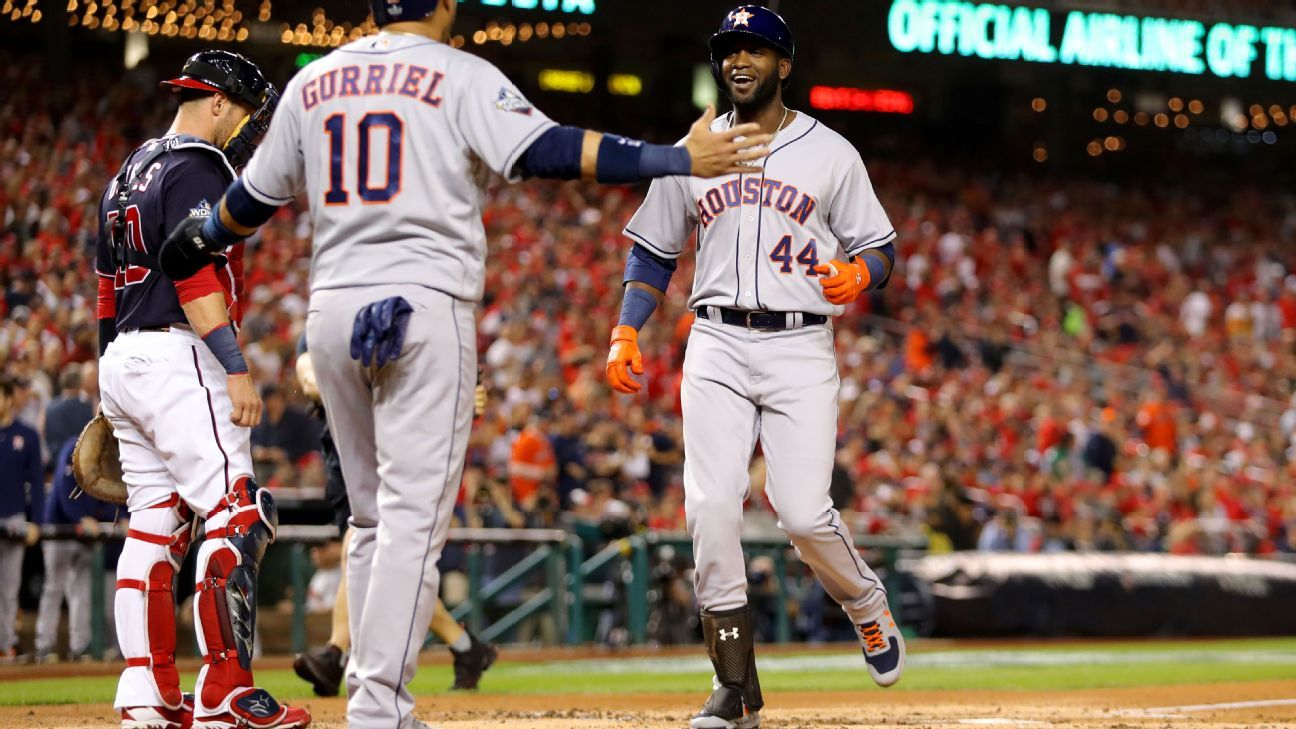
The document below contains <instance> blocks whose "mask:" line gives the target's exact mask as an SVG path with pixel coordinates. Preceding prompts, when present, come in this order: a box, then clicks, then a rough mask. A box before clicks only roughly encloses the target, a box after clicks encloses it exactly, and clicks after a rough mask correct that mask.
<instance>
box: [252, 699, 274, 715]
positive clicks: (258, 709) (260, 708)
mask: <svg viewBox="0 0 1296 729" xmlns="http://www.w3.org/2000/svg"><path fill="white" fill-rule="evenodd" d="M248 710H249V711H251V712H252V713H254V714H269V713H270V702H269V701H266V700H265V699H263V698H261V697H259V696H258V697H257V698H255V699H252V700H251V701H249V702H248Z"/></svg>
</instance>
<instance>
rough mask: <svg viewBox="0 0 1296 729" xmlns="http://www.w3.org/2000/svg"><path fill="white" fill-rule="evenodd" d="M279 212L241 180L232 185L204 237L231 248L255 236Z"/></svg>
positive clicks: (276, 206)
mask: <svg viewBox="0 0 1296 729" xmlns="http://www.w3.org/2000/svg"><path fill="white" fill-rule="evenodd" d="M277 210H279V206H278V205H271V204H269V203H267V202H265V201H263V200H260V199H258V198H257V197H256V196H254V195H253V194H252V192H251V191H249V190H248V187H247V185H245V184H244V183H243V178H242V177H240V178H239V179H237V180H235V181H234V182H233V183H231V184H230V186H229V189H228V190H226V191H225V196H224V197H222V198H221V201H220V205H218V206H216V214H215V215H212V216H211V217H210V218H208V219H207V222H206V224H204V225H203V229H202V235H203V238H204V239H206V240H208V241H210V242H212V243H216V244H218V245H220V246H221V247H222V248H228V247H229V246H232V245H234V244H235V243H237V242H239V241H241V240H243V239H244V238H246V237H248V236H249V235H252V234H253V233H255V232H256V230H257V228H260V227H261V226H262V225H265V224H266V222H267V221H269V220H270V218H272V217H274V214H275V212H276V211H277Z"/></svg>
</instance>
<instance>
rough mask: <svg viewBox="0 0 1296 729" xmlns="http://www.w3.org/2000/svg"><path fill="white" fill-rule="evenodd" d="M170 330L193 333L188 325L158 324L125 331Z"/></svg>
mask: <svg viewBox="0 0 1296 729" xmlns="http://www.w3.org/2000/svg"><path fill="white" fill-rule="evenodd" d="M172 329H181V330H184V331H186V332H192V331H193V328H191V327H190V326H189V325H188V324H159V325H158V326H152V327H135V328H134V329H127V330H126V331H128V332H169V331H171V330H172Z"/></svg>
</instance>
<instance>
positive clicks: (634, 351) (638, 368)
mask: <svg viewBox="0 0 1296 729" xmlns="http://www.w3.org/2000/svg"><path fill="white" fill-rule="evenodd" d="M631 372H633V373H634V374H636V375H642V374H643V373H644V365H643V355H642V354H640V352H639V332H637V331H635V328H634V327H631V326H625V325H622V326H619V327H616V328H614V329H613V330H612V349H611V351H609V352H608V358H607V378H608V384H609V385H611V386H612V389H613V390H616V391H617V392H623V393H625V394H627V395H630V394H634V393H636V392H639V390H640V389H641V388H642V387H643V385H641V384H640V383H638V382H635V380H634V379H633V378H632V377H630V373H631Z"/></svg>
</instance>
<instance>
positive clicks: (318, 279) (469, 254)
mask: <svg viewBox="0 0 1296 729" xmlns="http://www.w3.org/2000/svg"><path fill="white" fill-rule="evenodd" d="M552 126H554V122H553V121H551V120H550V119H548V118H547V117H546V116H545V115H544V114H542V113H540V111H539V110H538V109H536V108H534V107H533V106H531V104H530V103H529V102H528V101H527V100H526V99H525V98H524V97H523V96H522V94H521V93H519V92H518V90H517V88H516V87H514V85H513V83H512V82H510V81H509V80H508V79H507V78H505V77H504V74H502V73H501V72H500V71H499V69H497V68H495V67H494V66H492V65H491V64H490V63H489V62H487V61H485V60H483V59H481V58H478V57H476V56H473V55H471V54H468V53H464V52H463V51H459V50H455V49H453V48H451V47H449V46H447V45H445V44H442V43H437V42H436V41H433V40H431V39H429V38H424V37H422V36H414V35H405V34H398V33H387V32H383V33H379V34H378V35H376V36H371V37H367V38H363V39H361V40H358V41H355V42H354V43H350V44H348V45H345V46H342V47H341V48H339V49H338V50H336V51H334V52H333V53H331V54H329V55H328V56H325V57H324V58H322V59H320V60H318V61H315V62H314V63H312V64H310V65H308V66H306V67H305V68H303V69H302V70H301V71H300V72H299V73H298V74H297V75H296V76H295V77H293V79H292V81H290V82H289V83H288V87H287V88H286V89H285V90H284V95H283V102H282V103H281V104H280V105H279V108H278V110H277V111H276V112H275V115H274V120H273V121H272V122H271V124H270V130H269V132H268V133H267V134H266V139H265V141H264V143H263V144H262V145H261V147H260V148H259V149H258V150H257V153H256V154H255V155H254V156H253V158H252V161H251V162H249V163H248V167H247V171H246V172H245V173H244V175H243V180H244V184H245V185H246V186H247V188H248V191H249V192H251V193H252V195H253V196H255V197H257V198H259V199H260V200H261V201H262V202H265V203H268V204H271V205H283V204H285V203H287V202H289V201H290V200H292V199H293V198H294V197H295V196H296V195H297V194H298V193H299V192H300V191H301V190H302V189H303V188H305V191H306V195H307V200H308V202H309V204H310V210H311V219H312V221H313V222H314V227H315V230H314V253H313V257H312V263H311V287H312V290H319V289H331V288H342V287H349V286H372V285H376V284H417V285H420V286H427V287H430V288H434V289H437V290H438V291H442V292H444V293H447V294H449V295H451V296H454V297H455V298H458V299H463V300H466V301H477V300H479V299H480V298H481V295H482V283H483V281H484V272H485V259H486V233H485V230H484V228H483V226H482V219H481V209H482V203H483V192H484V186H485V182H486V179H487V177H488V174H487V173H488V170H493V171H495V172H497V173H499V174H501V175H503V176H504V177H506V178H509V179H510V180H516V179H517V178H516V175H515V174H514V171H513V168H514V166H515V165H516V163H517V161H518V157H520V156H521V154H522V153H523V152H524V151H526V149H527V147H528V146H529V145H530V143H531V142H532V141H534V140H535V139H536V138H537V137H539V136H540V135H541V134H542V133H543V132H544V131H545V130H547V129H549V128H550V127H552Z"/></svg>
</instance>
